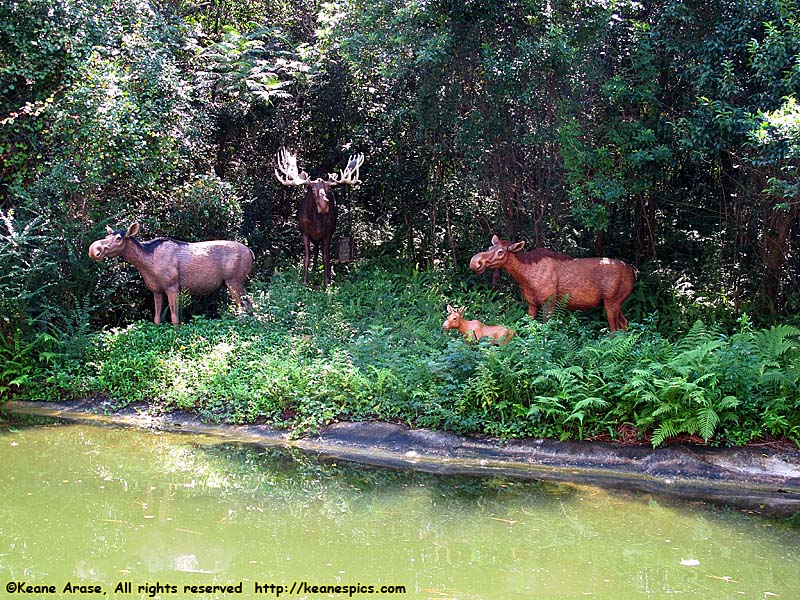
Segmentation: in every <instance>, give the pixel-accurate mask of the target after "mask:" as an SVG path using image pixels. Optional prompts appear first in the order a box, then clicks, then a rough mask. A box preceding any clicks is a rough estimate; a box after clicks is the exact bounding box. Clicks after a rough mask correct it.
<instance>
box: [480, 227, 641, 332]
mask: <svg viewBox="0 0 800 600" xmlns="http://www.w3.org/2000/svg"><path fill="white" fill-rule="evenodd" d="M524 247H525V242H517V243H515V244H512V243H511V242H507V241H504V240H501V239H500V238H498V237H497V236H494V237H492V246H491V247H490V248H489V249H488V250H485V251H484V252H479V253H478V254H476V255H475V256H473V257H472V260H470V261H469V268H470V269H472V270H473V271H475V272H476V273H483V272H484V271H485V270H486V269H497V268H503V269H505V270H506V271H508V273H509V275H511V276H512V277H513V278H514V279H516V281H517V283H518V284H519V286H520V288H521V290H522V297H523V298H525V300H526V301H527V302H528V314H529V315H530V316H532V317H534V318H535V317H536V311H537V310H538V309H539V308H541V307H542V306H543V305H544V303H545V302H546V301H547V300H548V299H550V298H556V299H559V298H563V297H564V296H566V297H567V308H568V309H570V310H575V309H577V310H586V309H589V308H594V307H595V306H599V305H600V304H601V303H602V304H603V306H604V307H605V310H606V317H607V318H608V327H609V329H610V330H611V335H612V336H613V335H614V332H615V331H616V330H617V329H622V330H623V331H626V330H627V328H628V320H627V319H626V318H625V315H623V314H622V303H623V302H624V301H625V299H626V298H627V297H628V296H629V295H630V293H631V291H632V290H633V283H634V281H635V280H636V277H637V271H636V269H634V268H633V267H632V266H631V265H629V264H627V263H625V262H623V261H621V260H616V259H613V258H572V257H571V256H567V255H565V254H559V253H558V252H553V251H552V250H547V249H545V248H537V249H535V250H532V251H531V252H520V251H521V250H522V249H523V248H524Z"/></svg>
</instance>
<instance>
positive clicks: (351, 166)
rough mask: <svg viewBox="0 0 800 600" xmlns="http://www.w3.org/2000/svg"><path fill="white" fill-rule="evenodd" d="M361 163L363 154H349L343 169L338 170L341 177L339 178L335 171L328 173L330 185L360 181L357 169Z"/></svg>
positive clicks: (353, 183) (351, 183)
mask: <svg viewBox="0 0 800 600" xmlns="http://www.w3.org/2000/svg"><path fill="white" fill-rule="evenodd" d="M363 164H364V155H363V154H352V155H350V160H348V161H347V166H346V167H345V168H344V171H340V174H341V179H339V175H338V174H336V173H328V181H329V182H330V184H331V185H342V184H347V185H356V184H357V183H361V180H360V179H359V175H358V169H359V167H360V166H361V165H363Z"/></svg>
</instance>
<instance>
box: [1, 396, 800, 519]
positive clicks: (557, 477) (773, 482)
mask: <svg viewBox="0 0 800 600" xmlns="http://www.w3.org/2000/svg"><path fill="white" fill-rule="evenodd" d="M3 409H4V410H5V411H6V412H7V413H9V414H11V415H31V416H42V417H53V418H59V419H65V420H68V421H76V422H91V423H106V424H114V425H121V426H128V427H140V428H151V429H159V430H165V431H179V432H185V433H202V434H207V435H209V434H210V435H213V436H216V437H218V438H219V439H220V441H221V442H237V443H250V444H259V445H265V446H275V445H281V446H287V447H294V448H300V449H303V450H307V451H310V452H316V453H319V454H322V455H326V456H332V457H336V458H339V459H346V460H353V461H358V462H362V463H367V464H373V465H381V466H388V467H393V468H411V469H418V470H422V471H429V472H435V473H445V474H470V475H494V474H502V475H508V476H512V477H518V478H525V479H544V480H551V481H571V482H575V483H582V484H592V485H600V486H603V487H610V488H618V489H629V490H637V491H647V492H652V493H656V494H663V495H669V496H676V497H681V498H690V499H698V500H708V501H712V502H717V503H722V504H726V505H729V506H733V507H736V508H742V509H747V510H753V511H757V512H759V513H764V514H771V515H778V516H787V515H793V514H796V513H800V451H798V450H795V449H766V448H708V447H704V446H693V445H683V446H670V447H667V448H658V449H655V450H653V449H651V448H648V447H643V446H622V445H618V444H609V443H603V442H556V441H552V440H538V439H529V440H510V441H502V440H497V439H492V438H479V437H459V436H456V435H453V434H449V433H443V432H437V431H430V430H425V429H410V428H408V427H404V426H401V425H395V424H390V423H382V422H363V423H349V422H342V423H334V424H332V425H329V426H328V427H325V428H324V429H322V430H321V431H320V432H318V433H316V434H313V435H308V436H305V437H299V438H294V439H293V438H291V437H290V435H289V432H286V431H282V430H276V429H273V428H271V427H269V426H266V425H214V424H208V423H202V422H201V421H200V420H199V419H198V418H197V417H196V416H193V415H189V414H185V413H171V414H168V415H159V416H153V415H150V414H148V412H147V406H145V405H142V406H130V407H128V408H126V409H124V410H121V411H117V412H111V413H107V412H106V411H105V409H104V406H103V404H102V403H100V402H92V401H83V402H70V403H63V404H54V403H49V402H41V403H39V402H9V403H7V404H6V405H5V406H4V407H3Z"/></svg>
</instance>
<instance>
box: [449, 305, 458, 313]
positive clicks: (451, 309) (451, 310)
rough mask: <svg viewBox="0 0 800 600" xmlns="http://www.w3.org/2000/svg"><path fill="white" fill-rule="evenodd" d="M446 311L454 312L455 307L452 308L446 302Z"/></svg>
mask: <svg viewBox="0 0 800 600" xmlns="http://www.w3.org/2000/svg"><path fill="white" fill-rule="evenodd" d="M447 312H451V313H454V312H456V309H455V308H453V307H452V306H450V305H449V304H448V305H447Z"/></svg>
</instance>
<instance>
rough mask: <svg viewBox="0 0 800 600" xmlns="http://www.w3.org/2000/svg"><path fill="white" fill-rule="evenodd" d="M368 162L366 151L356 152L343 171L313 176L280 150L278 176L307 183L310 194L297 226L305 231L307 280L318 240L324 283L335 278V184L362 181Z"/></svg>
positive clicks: (284, 180) (302, 205) (290, 182)
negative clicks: (332, 255)
mask: <svg viewBox="0 0 800 600" xmlns="http://www.w3.org/2000/svg"><path fill="white" fill-rule="evenodd" d="M363 163H364V155H363V154H354V155H352V156H351V157H350V160H348V161H347V166H346V167H345V168H344V170H343V171H340V172H339V173H338V174H337V173H329V174H328V178H327V179H322V178H320V177H318V178H317V179H310V178H309V176H308V173H306V172H305V171H303V172H301V173H299V172H298V169H297V158H296V157H295V155H294V154H292V153H291V152H289V151H288V150H287V149H285V148H282V149H281V150H280V152H278V168H277V169H276V170H275V177H277V178H278V181H280V182H281V183H282V184H283V185H287V186H299V185H302V186H305V187H306V188H307V191H306V195H305V197H304V198H303V201H302V202H301V203H300V208H299V209H298V211H297V227H298V228H299V229H300V233H302V234H303V283H305V284H306V285H308V263H309V258H310V254H311V242H314V265H315V266H316V262H317V254H318V253H319V246H320V244H322V265H323V268H324V273H325V274H324V280H323V284H322V287H323V289H325V288H327V286H328V284H329V283H330V282H331V257H330V247H331V236H333V232H334V230H335V229H336V215H337V208H336V201H335V199H334V197H333V192H331V188H332V187H335V186H337V185H355V184H357V183H361V180H360V179H359V174H358V169H359V168H360V167H361V165H362V164H363Z"/></svg>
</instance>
